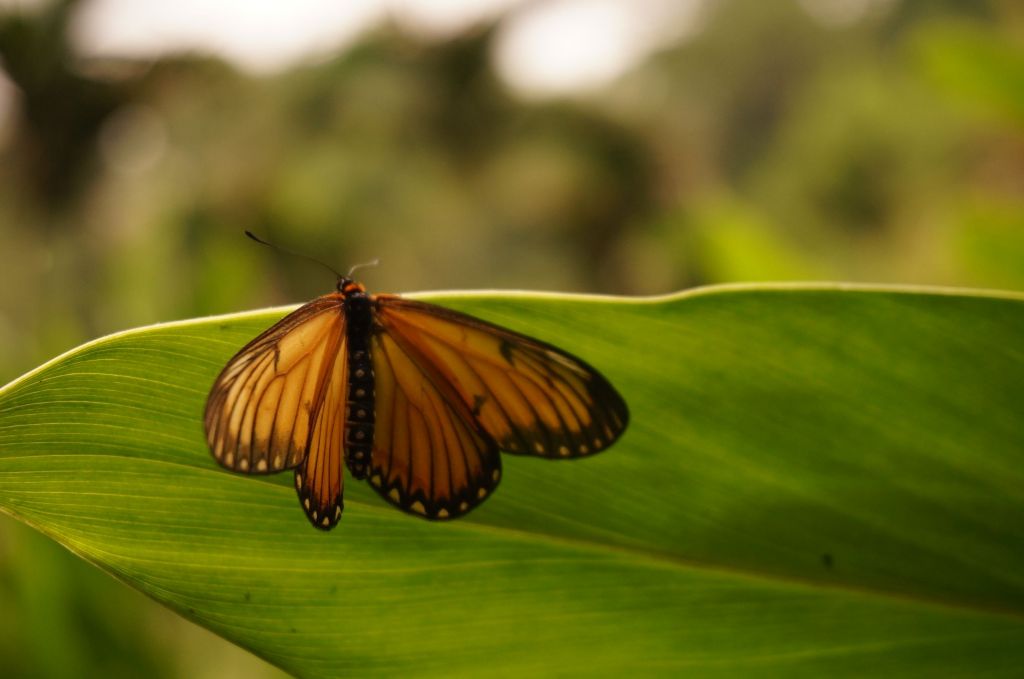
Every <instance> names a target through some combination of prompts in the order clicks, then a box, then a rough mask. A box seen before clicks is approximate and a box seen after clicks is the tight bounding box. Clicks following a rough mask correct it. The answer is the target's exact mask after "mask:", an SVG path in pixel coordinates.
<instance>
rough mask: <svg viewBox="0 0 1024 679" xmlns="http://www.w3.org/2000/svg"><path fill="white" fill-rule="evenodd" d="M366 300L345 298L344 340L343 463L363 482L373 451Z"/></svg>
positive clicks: (356, 296)
mask: <svg viewBox="0 0 1024 679" xmlns="http://www.w3.org/2000/svg"><path fill="white" fill-rule="evenodd" d="M371 313H372V312H371V305H370V299H369V297H368V296H367V295H366V293H365V292H363V291H362V290H355V291H352V292H350V293H349V294H348V296H347V297H346V298H345V314H346V321H347V330H346V335H347V340H348V400H347V403H346V404H345V405H346V410H345V431H346V432H347V433H346V435H345V461H346V463H347V464H348V468H349V471H351V472H352V476H353V477H355V478H357V479H365V478H366V475H367V472H368V470H369V467H370V456H371V455H372V451H373V425H374V394H373V387H374V383H373V362H372V360H371V358H370V327H371V324H372V321H373V319H372V317H371Z"/></svg>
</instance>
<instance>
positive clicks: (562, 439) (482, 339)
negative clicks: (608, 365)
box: [375, 295, 629, 459]
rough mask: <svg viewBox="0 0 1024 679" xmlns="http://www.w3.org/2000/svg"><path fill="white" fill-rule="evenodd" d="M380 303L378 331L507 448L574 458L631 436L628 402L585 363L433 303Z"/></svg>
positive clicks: (385, 299)
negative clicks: (624, 435)
mask: <svg viewBox="0 0 1024 679" xmlns="http://www.w3.org/2000/svg"><path fill="white" fill-rule="evenodd" d="M375 299H376V302H377V304H376V309H377V313H376V323H377V325H378V327H379V329H380V333H381V334H382V335H384V336H388V337H392V338H393V339H394V341H395V342H396V343H397V344H399V345H401V346H402V347H404V348H405V350H406V353H408V354H409V355H411V356H413V357H414V360H415V361H416V363H417V364H419V365H426V366H430V367H431V370H432V372H433V373H434V378H433V379H434V381H435V382H440V383H443V384H444V385H446V386H445V388H446V389H447V390H448V391H450V392H453V393H454V395H455V396H456V398H457V400H458V401H459V402H460V403H461V405H462V406H463V407H464V408H465V409H467V410H468V411H469V412H470V414H471V416H472V417H473V420H474V421H475V422H476V423H478V426H479V427H480V429H482V430H483V431H484V432H485V433H486V434H487V435H488V436H489V437H491V438H492V439H494V440H495V441H496V442H497V445H498V446H499V448H500V449H501V450H504V451H507V452H510V453H516V454H524V455H538V456H541V457H547V458H555V459H557V458H573V457H579V456H582V455H589V454H592V453H596V452H598V451H601V450H604V449H605V448H607V447H608V446H610V445H611V444H612V443H613V442H615V440H616V439H617V438H618V437H619V436H620V435H621V434H622V432H623V431H624V430H625V428H626V425H627V423H628V421H629V411H628V409H627V407H626V403H625V401H623V400H622V397H621V396H620V395H619V393H618V392H617V391H615V388H614V387H612V385H611V384H610V383H609V382H608V380H606V379H605V378H604V377H603V376H602V375H601V374H600V373H599V372H597V371H596V370H595V369H594V368H592V367H590V366H589V365H587V364H586V363H585V362H584V361H582V360H581V359H579V358H576V357H575V356H572V355H570V354H568V353H566V352H564V351H562V350H561V349H558V348H556V347H553V346H551V345H549V344H546V343H544V342H541V341H539V340H536V339H533V338H530V337H527V336H525V335H521V334H519V333H516V332H513V331H511V330H507V329H505V328H502V327H499V326H496V325H493V324H491V323H487V322H485V321H482V320H480V319H477V318H474V317H472V316H467V315H466V314H461V313H458V312H456V311H451V310H449V309H445V308H443V307H439V306H435V305H433V304H425V303H423V302H417V301H413V300H407V299H402V298H400V297H396V296H393V295H378V296H376V298H375Z"/></svg>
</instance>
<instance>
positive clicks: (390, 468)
mask: <svg viewBox="0 0 1024 679" xmlns="http://www.w3.org/2000/svg"><path fill="white" fill-rule="evenodd" d="M371 349H372V351H371V353H372V356H373V366H374V376H375V380H376V407H377V422H376V430H375V434H374V447H373V456H372V458H371V469H370V478H369V480H370V484H371V485H372V486H373V487H374V488H375V489H376V490H377V492H378V493H380V495H381V497H383V498H384V499H385V500H387V501H388V502H390V503H391V504H393V505H395V506H397V507H399V508H401V509H403V510H405V511H407V512H410V513H414V514H419V515H421V516H424V517H426V518H430V519H451V518H455V517H457V516H461V515H463V514H465V513H466V512H468V511H469V510H470V509H472V508H473V507H475V506H476V505H477V504H479V503H480V502H482V501H483V500H484V499H485V498H487V497H489V496H490V494H491V492H493V490H494V488H495V487H496V486H497V485H498V482H499V481H500V479H501V456H500V455H499V453H498V446H497V444H496V443H495V441H494V439H493V438H491V437H490V436H489V435H488V434H487V433H486V432H484V431H482V430H481V429H480V428H479V426H478V424H477V423H476V422H475V420H474V418H473V416H472V413H471V412H470V410H469V409H468V408H467V407H466V406H465V404H463V403H462V401H461V400H460V399H459V396H458V394H457V393H455V391H454V389H453V388H452V386H451V385H450V384H448V383H446V382H445V381H444V380H443V379H440V376H439V374H438V373H437V371H436V366H433V365H431V364H430V363H427V362H425V361H424V360H423V358H422V356H420V355H418V354H417V353H416V352H415V351H414V350H413V349H412V348H411V347H409V345H408V344H406V343H405V342H404V340H403V339H402V338H400V337H398V336H393V335H390V334H388V333H386V332H380V333H378V332H375V333H374V335H373V337H372V339H371Z"/></svg>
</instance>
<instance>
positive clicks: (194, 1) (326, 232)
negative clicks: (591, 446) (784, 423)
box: [0, 0, 1024, 679]
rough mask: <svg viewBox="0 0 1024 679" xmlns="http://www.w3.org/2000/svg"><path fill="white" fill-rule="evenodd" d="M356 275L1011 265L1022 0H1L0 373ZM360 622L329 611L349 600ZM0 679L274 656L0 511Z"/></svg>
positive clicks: (675, 277)
mask: <svg viewBox="0 0 1024 679" xmlns="http://www.w3.org/2000/svg"><path fill="white" fill-rule="evenodd" d="M244 229H251V230H253V231H255V232H257V233H259V234H262V235H263V236H264V237H266V238H268V239H270V240H273V241H276V242H278V243H280V244H282V245H284V246H286V247H289V248H293V249H296V250H299V251H303V252H308V253H312V254H314V255H316V256H318V257H320V258H322V259H325V260H327V261H329V262H330V263H332V264H334V266H335V267H336V268H340V269H345V268H347V267H348V266H349V265H351V264H353V263H357V262H362V261H365V260H369V259H373V258H375V257H379V258H380V259H381V261H382V263H381V265H380V266H379V267H378V268H376V269H370V270H364V271H361V272H360V276H361V277H362V278H363V279H364V280H365V281H366V282H367V284H368V285H369V286H370V288H371V289H373V290H378V291H411V290H425V289H448V288H460V289H462V288H519V289H544V290H560V291H574V292H584V291H586V292H600V293H616V294H630V295H634V294H638V295H646V294H656V293H665V292H670V291H674V290H678V289H681V288H686V287H690V286H695V285H704V284H711V283H723V282H735V281H765V280H773V281H779V280H843V281H858V282H889V283H907V284H929V285H957V286H973V287H994V288H1006V289H1016V290H1020V289H1022V288H1024V4H1022V3H1020V2H1018V1H1017V0H977V1H974V2H968V1H966V0H946V1H938V0H775V1H772V2H763V1H762V0H674V1H673V0H635V1H632V2H629V1H626V0H620V1H609V0H534V1H523V0H487V1H473V2H471V1H470V0H466V1H465V2H456V1H455V0H448V1H446V0H372V1H371V0H364V1H363V2H359V3H338V2H327V1H314V0H304V1H302V2H294V3H279V2H271V1H269V0H267V1H264V0H258V1H257V0H250V1H248V2H246V1H243V0H237V1H233V2H201V1H199V0H187V1H184V0H183V1H181V2H176V3H160V2H157V1H156V0H81V1H62V2H48V1H46V0H39V1H36V2H26V1H22V2H12V1H11V0H0V272H2V277H0V282H2V285H0V383H6V382H7V381H9V380H10V379H13V378H15V377H17V376H18V375H20V374H21V373H23V372H25V371H27V370H29V369H31V368H32V367H34V366H36V365H38V364H39V363H41V362H43V361H44V360H46V359H49V358H51V357H53V356H54V355H56V354H58V353H60V352H62V351H64V350H66V349H69V348H71V347H73V346H75V345H77V344H79V343H81V342H83V341H85V340H88V339H92V338H94V337H97V336H100V335H103V334H106V333H109V332H113V331H116V330H121V329H125V328H130V327H134V326H138V325H143V324H147V323H153V322H157V321H165V320H172V319H180V318H189V317H194V316H199V315H204V314H215V313H224V312H231V311H238V310H242V309H248V308H256V307H262V306H269V305H273V304H281V303H286V302H298V301H303V300H306V299H308V298H310V297H312V296H314V295H316V294H320V293H322V292H324V291H326V290H328V289H329V288H330V287H331V285H332V284H333V280H332V278H331V276H330V274H328V273H326V272H324V271H323V270H321V269H319V268H317V267H315V266H311V265H309V264H308V263H306V262H303V261H301V260H297V259H292V258H288V257H284V256H281V255H276V254H274V253H273V252H270V251H268V250H266V249H263V248H260V247H258V246H256V245H254V244H252V243H251V242H249V241H248V240H246V239H244V238H243V237H242V231H243V230H244ZM353 624H358V621H353ZM0 668H2V673H3V674H4V676H7V677H20V676H39V677H71V676H75V677H79V676H107V677H119V676H123V677H135V676H143V675H144V676H148V677H151V678H152V679H157V678H160V677H176V676H189V677H231V676H239V677H241V676H245V677H250V676H257V677H258V676H278V673H277V671H276V670H274V669H273V668H270V667H269V666H267V665H265V664H263V663H262V661H259V660H258V659H255V658H253V657H251V656H249V655H248V654H246V653H245V652H243V651H241V650H239V649H237V648H235V647H233V646H231V645H230V644H228V643H227V642H224V641H222V640H219V639H218V638H216V637H214V636H213V635H212V634H209V633H207V632H205V631H204V630H201V629H199V628H198V627H196V626H194V625H192V624H191V623H188V622H187V621H184V620H182V619H180V618H178V617H177V616H175V615H174V614H172V613H170V612H168V611H166V610H164V609H162V608H161V607H159V606H158V605H157V604H155V603H152V602H150V601H148V600H147V599H145V598H144V597H142V596H141V595H139V594H137V593H135V592H134V591H132V590H130V589H128V588H127V587H124V586H122V585H120V584H119V583H117V582H115V581H114V580H113V579H112V578H110V577H109V576H107V575H106V574H104V573H101V572H99V571H98V570H96V569H94V568H92V567H90V566H88V565H86V564H85V563H83V562H81V561H79V560H77V559H76V558H74V557H73V556H71V555H70V554H67V553H66V552H64V551H63V550H62V549H61V548H59V547H57V546H56V545H54V544H51V543H50V542H49V541H48V540H46V539H45V538H43V537H41V536H39V535H37V534H36V533H34V532H32V531H31V530H30V529H28V528H25V527H23V526H21V525H20V524H17V523H16V522H14V521H13V520H10V519H8V518H6V517H0Z"/></svg>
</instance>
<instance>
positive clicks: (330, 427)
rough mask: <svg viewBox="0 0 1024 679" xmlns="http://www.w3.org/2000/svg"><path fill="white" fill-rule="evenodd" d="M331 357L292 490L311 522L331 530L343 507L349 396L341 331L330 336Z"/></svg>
mask: <svg viewBox="0 0 1024 679" xmlns="http://www.w3.org/2000/svg"><path fill="white" fill-rule="evenodd" d="M331 341H332V343H333V346H329V347H328V353H329V355H331V356H333V357H334V360H333V362H332V363H331V364H330V365H329V366H328V367H327V371H328V372H327V378H326V380H325V382H324V385H323V391H324V393H323V395H322V397H321V398H319V399H318V400H317V401H316V403H317V405H316V406H315V407H314V410H313V413H312V415H311V417H312V422H313V425H312V437H311V439H310V441H309V452H308V453H307V455H306V459H305V460H303V462H302V464H300V465H299V466H298V467H296V469H295V490H296V491H297V492H298V494H299V502H300V503H301V504H302V509H303V510H304V511H305V512H306V516H307V517H308V518H309V520H310V522H311V523H312V524H313V525H314V526H316V527H317V528H321V529H323V530H330V529H331V528H333V527H334V526H335V524H337V523H338V519H340V518H341V512H342V509H343V508H344V501H343V494H344V473H345V471H344V465H345V449H344V442H345V417H344V412H345V398H346V395H347V393H348V362H347V361H346V360H345V359H346V343H347V339H346V337H345V333H344V332H340V333H337V335H335V336H332V337H331Z"/></svg>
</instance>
